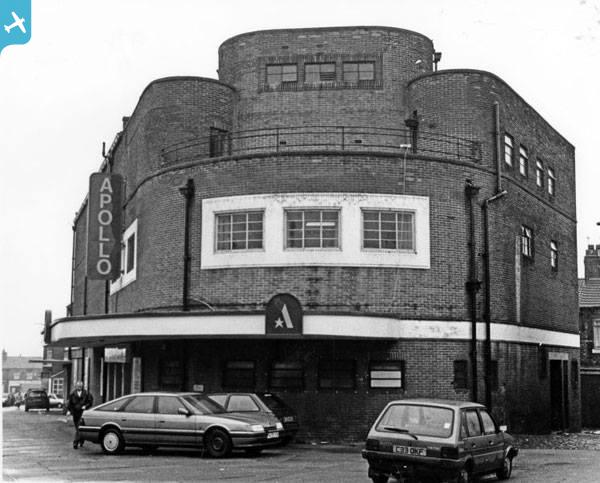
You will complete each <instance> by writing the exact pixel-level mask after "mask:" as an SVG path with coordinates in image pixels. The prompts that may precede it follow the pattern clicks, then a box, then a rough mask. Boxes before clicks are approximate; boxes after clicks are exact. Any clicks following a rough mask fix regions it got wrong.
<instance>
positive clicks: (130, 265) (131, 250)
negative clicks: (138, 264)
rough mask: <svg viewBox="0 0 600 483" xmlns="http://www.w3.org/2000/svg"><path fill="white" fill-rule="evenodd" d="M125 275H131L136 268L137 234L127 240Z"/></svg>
mask: <svg viewBox="0 0 600 483" xmlns="http://www.w3.org/2000/svg"><path fill="white" fill-rule="evenodd" d="M125 253H126V260H127V261H126V265H125V273H130V272H131V271H132V270H133V269H134V268H135V233H132V234H131V235H130V236H129V238H127V249H126V250H125Z"/></svg>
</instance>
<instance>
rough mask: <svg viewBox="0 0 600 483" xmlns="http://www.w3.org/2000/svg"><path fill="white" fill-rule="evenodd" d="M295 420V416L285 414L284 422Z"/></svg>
mask: <svg viewBox="0 0 600 483" xmlns="http://www.w3.org/2000/svg"><path fill="white" fill-rule="evenodd" d="M293 421H294V416H284V418H283V422H284V423H291V422H293Z"/></svg>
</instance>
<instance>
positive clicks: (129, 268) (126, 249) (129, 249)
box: [110, 220, 138, 293]
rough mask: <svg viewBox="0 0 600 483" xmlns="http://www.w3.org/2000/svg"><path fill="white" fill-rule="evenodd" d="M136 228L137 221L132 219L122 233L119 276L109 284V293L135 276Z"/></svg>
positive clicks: (123, 285) (136, 255)
mask: <svg viewBox="0 0 600 483" xmlns="http://www.w3.org/2000/svg"><path fill="white" fill-rule="evenodd" d="M137 228H138V222H137V220H134V221H133V223H131V225H129V227H128V228H127V229H126V230H125V232H124V233H123V238H122V241H121V276H120V277H119V278H117V279H116V280H115V281H114V282H113V283H111V285H110V293H115V292H117V291H118V290H120V289H122V288H123V287H125V286H126V285H129V284H130V283H131V282H133V281H135V279H136V278H137V258H138V250H137V244H138V243H137V242H138V236H137Z"/></svg>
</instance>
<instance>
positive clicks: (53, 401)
mask: <svg viewBox="0 0 600 483" xmlns="http://www.w3.org/2000/svg"><path fill="white" fill-rule="evenodd" d="M48 399H49V400H50V408H51V409H52V408H58V409H62V407H63V406H64V405H65V400H64V399H63V398H62V397H58V396H57V395H56V394H54V393H53V392H51V393H50V394H48Z"/></svg>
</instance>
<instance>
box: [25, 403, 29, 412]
mask: <svg viewBox="0 0 600 483" xmlns="http://www.w3.org/2000/svg"><path fill="white" fill-rule="evenodd" d="M27 411H29V408H28V407H27V404H25V412H27Z"/></svg>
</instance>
